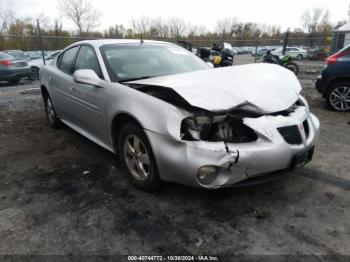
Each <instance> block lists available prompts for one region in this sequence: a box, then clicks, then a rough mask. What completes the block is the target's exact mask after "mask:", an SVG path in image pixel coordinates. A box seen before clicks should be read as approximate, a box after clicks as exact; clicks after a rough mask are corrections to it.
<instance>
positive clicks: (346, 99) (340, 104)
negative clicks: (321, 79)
mask: <svg viewBox="0 0 350 262" xmlns="http://www.w3.org/2000/svg"><path fill="white" fill-rule="evenodd" d="M329 102H330V104H331V106H332V107H333V108H335V109H336V110H339V111H347V110H349V109H350V87H349V86H339V87H337V88H335V89H334V90H333V91H332V92H331V94H330V96H329Z"/></svg>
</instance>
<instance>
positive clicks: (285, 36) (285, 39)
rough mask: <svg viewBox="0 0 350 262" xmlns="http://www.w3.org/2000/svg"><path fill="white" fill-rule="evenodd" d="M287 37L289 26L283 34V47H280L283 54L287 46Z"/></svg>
mask: <svg viewBox="0 0 350 262" xmlns="http://www.w3.org/2000/svg"><path fill="white" fill-rule="evenodd" d="M288 37H289V28H288V29H287V32H286V33H285V34H284V41H283V49H282V54H283V55H285V53H286V48H287V46H288Z"/></svg>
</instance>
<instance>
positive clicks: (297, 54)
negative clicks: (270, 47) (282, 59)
mask: <svg viewBox="0 0 350 262" xmlns="http://www.w3.org/2000/svg"><path fill="white" fill-rule="evenodd" d="M282 53H283V48H282V47H281V48H278V49H277V50H275V51H273V52H272V54H273V55H277V56H281V55H282ZM285 55H289V56H291V57H294V58H296V59H299V60H301V59H304V58H306V57H307V50H306V49H303V48H299V47H287V48H286V52H285Z"/></svg>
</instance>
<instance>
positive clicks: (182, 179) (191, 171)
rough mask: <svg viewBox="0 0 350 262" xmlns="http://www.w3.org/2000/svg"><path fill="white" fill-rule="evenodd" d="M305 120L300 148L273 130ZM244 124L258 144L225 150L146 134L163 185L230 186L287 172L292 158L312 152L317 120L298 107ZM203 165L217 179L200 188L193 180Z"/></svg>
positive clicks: (221, 144) (220, 146)
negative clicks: (215, 172)
mask: <svg viewBox="0 0 350 262" xmlns="http://www.w3.org/2000/svg"><path fill="white" fill-rule="evenodd" d="M305 120H306V121H307V123H308V126H309V130H308V135H305V133H304V136H303V141H302V143H301V144H297V145H292V144H288V143H287V142H286V141H285V140H284V138H283V137H282V136H281V134H280V133H279V132H278V130H277V128H278V127H284V126H290V125H298V126H302V123H303V122H304V121H305ZM244 123H245V124H246V125H247V126H249V127H250V128H252V129H253V130H255V131H256V132H257V134H258V137H259V138H258V140H257V141H254V142H250V143H240V144H227V147H228V150H227V148H226V147H225V144H224V142H205V141H195V142H192V141H191V142H190V141H176V140H174V139H172V138H170V137H168V136H165V135H161V134H158V133H155V132H152V131H149V130H146V131H145V132H146V134H147V136H148V138H149V140H150V143H151V146H152V149H153V152H154V155H155V157H156V162H157V166H158V171H159V174H160V177H161V178H162V179H163V180H164V181H171V182H176V183H181V184H185V185H189V186H194V187H205V188H220V187H230V186H234V185H235V184H237V183H240V182H242V181H244V180H248V179H252V178H255V177H258V176H264V175H267V174H270V173H272V172H277V171H281V170H286V169H290V168H291V167H292V165H293V159H294V158H295V156H296V155H297V154H298V153H301V152H304V151H307V150H310V149H312V148H313V147H314V145H315V142H316V140H317V138H318V136H319V127H320V123H319V120H318V119H317V117H316V116H314V115H313V114H310V113H309V112H308V110H307V109H306V108H305V107H299V108H298V109H297V110H296V111H295V112H294V113H292V114H291V115H290V116H288V117H284V116H263V117H260V118H245V119H244ZM300 132H302V128H301V129H300ZM206 165H214V166H216V167H218V170H219V171H218V176H217V178H216V179H215V181H213V182H212V183H211V184H209V185H203V184H201V183H200V182H199V181H198V179H197V172H198V169H199V168H200V167H202V166H206Z"/></svg>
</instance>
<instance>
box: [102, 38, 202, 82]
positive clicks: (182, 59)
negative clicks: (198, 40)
mask: <svg viewBox="0 0 350 262" xmlns="http://www.w3.org/2000/svg"><path fill="white" fill-rule="evenodd" d="M100 50H101V53H102V56H103V59H104V62H105V64H106V67H107V70H108V73H109V76H110V78H111V81H113V82H118V81H119V82H120V81H128V80H134V79H138V78H140V79H141V78H148V77H157V76H163V75H171V74H178V73H184V72H191V71H196V70H203V69H208V68H209V66H208V65H207V64H206V63H205V62H203V61H202V60H201V59H199V58H198V57H197V56H195V55H193V54H192V53H190V52H188V51H187V50H185V49H184V48H182V47H178V46H176V45H170V44H169V45H161V44H154V45H151V44H143V45H140V44H137V45H136V44H128V45H121V44H115V45H106V46H102V47H101V48H100Z"/></svg>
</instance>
